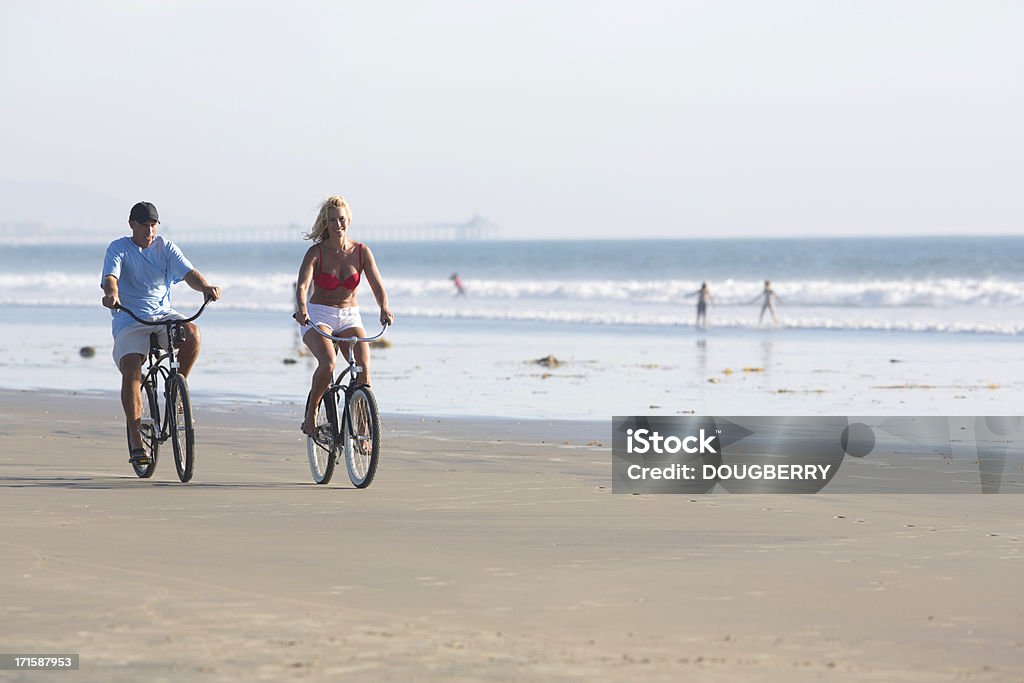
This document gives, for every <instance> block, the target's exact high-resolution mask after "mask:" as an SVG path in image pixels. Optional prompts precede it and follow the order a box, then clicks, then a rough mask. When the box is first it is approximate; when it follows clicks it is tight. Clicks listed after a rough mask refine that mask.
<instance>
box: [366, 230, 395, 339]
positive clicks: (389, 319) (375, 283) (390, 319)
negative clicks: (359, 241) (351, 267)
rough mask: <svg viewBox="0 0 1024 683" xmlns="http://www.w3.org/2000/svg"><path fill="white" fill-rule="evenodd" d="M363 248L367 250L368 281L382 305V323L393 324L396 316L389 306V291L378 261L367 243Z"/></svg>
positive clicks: (379, 304) (378, 303)
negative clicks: (382, 277) (385, 288)
mask: <svg viewBox="0 0 1024 683" xmlns="http://www.w3.org/2000/svg"><path fill="white" fill-rule="evenodd" d="M363 250H364V251H365V252H366V253H365V254H363V257H364V261H363V272H364V273H365V274H366V281H367V282H368V283H370V289H372V290H373V296H374V298H375V299H377V305H378V306H380V324H381V325H391V324H392V323H394V322H395V316H394V314H393V313H392V312H391V309H390V308H388V293H387V292H386V291H385V290H384V282H383V281H382V280H381V277H380V271H379V270H377V261H376V260H375V259H374V258H373V252H372V251H370V248H369V247H368V246H366V245H365V244H364V245H363Z"/></svg>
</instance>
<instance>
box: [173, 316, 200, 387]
mask: <svg viewBox="0 0 1024 683" xmlns="http://www.w3.org/2000/svg"><path fill="white" fill-rule="evenodd" d="M182 327H183V328H184V329H185V341H184V342H182V344H181V346H179V347H178V354H177V356H178V362H179V363H180V364H181V367H179V368H178V372H180V373H181V374H183V375H185V379H188V373H190V372H192V366H193V365H195V364H196V359H197V358H199V344H200V341H201V339H200V336H199V327H198V326H197V325H196V324H195V323H185V324H184V325H182Z"/></svg>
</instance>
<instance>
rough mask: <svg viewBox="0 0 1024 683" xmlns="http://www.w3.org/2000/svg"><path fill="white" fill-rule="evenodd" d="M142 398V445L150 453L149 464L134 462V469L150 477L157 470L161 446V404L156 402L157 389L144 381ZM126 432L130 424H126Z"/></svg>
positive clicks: (144, 476)
mask: <svg viewBox="0 0 1024 683" xmlns="http://www.w3.org/2000/svg"><path fill="white" fill-rule="evenodd" d="M139 393H140V394H141V398H142V419H141V420H140V421H139V435H140V436H141V437H142V446H143V447H144V448H145V449H146V452H147V453H148V454H149V464H148V465H137V464H135V463H132V469H133V470H135V474H136V475H137V476H138V477H139V478H140V479H149V478H150V477H152V476H153V472H155V471H156V454H157V450H159V448H160V439H159V434H160V406H159V404H158V403H157V402H156V391H154V390H153V387H152V386H151V385H149V384H146V383H143V384H142V386H141V388H140V389H139ZM125 432H126V434H127V432H128V426H127V425H125ZM131 448H132V441H131V439H130V438H129V439H128V450H129V451H130V450H131Z"/></svg>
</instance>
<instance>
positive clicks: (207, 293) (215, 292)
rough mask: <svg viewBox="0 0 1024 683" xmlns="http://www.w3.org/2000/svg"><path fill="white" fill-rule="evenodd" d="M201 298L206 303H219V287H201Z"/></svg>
mask: <svg viewBox="0 0 1024 683" xmlns="http://www.w3.org/2000/svg"><path fill="white" fill-rule="evenodd" d="M203 296H204V297H205V298H206V300H207V301H219V300H220V287H215V286H214V285H207V286H205V287H203Z"/></svg>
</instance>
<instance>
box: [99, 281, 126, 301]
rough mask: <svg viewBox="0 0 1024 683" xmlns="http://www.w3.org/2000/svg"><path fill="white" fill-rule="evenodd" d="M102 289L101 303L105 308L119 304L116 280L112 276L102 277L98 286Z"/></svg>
mask: <svg viewBox="0 0 1024 683" xmlns="http://www.w3.org/2000/svg"><path fill="white" fill-rule="evenodd" d="M100 286H101V287H103V301H102V302H101V303H102V304H103V305H104V306H106V307H107V308H113V307H114V306H117V305H118V304H120V303H121V297H120V296H118V292H117V278H116V277H114V276H113V275H104V276H103V282H102V283H101V285H100Z"/></svg>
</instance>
